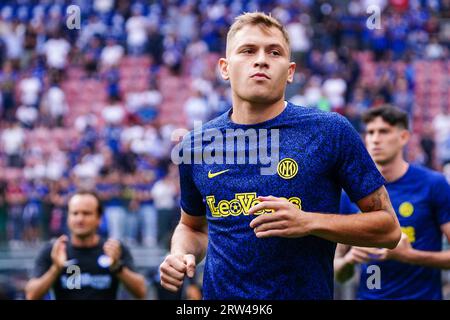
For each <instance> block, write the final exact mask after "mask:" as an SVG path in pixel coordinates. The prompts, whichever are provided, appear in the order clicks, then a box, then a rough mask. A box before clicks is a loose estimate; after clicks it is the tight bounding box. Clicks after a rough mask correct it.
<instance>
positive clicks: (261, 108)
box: [231, 98, 287, 124]
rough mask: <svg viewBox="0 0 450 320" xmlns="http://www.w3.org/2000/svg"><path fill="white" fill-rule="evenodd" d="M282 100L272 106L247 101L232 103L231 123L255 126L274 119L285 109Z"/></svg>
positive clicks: (284, 103)
mask: <svg viewBox="0 0 450 320" xmlns="http://www.w3.org/2000/svg"><path fill="white" fill-rule="evenodd" d="M286 105H287V104H286V102H285V101H284V98H283V99H281V100H279V101H277V102H276V103H273V104H254V103H250V102H248V101H239V102H236V103H234V102H233V113H232V114H231V121H233V122H234V123H236V124H256V123H261V122H264V121H267V120H270V119H273V118H275V117H276V116H278V115H279V114H281V113H282V112H283V110H284V109H285V108H286Z"/></svg>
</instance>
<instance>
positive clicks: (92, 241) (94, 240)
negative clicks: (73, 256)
mask: <svg viewBox="0 0 450 320" xmlns="http://www.w3.org/2000/svg"><path fill="white" fill-rule="evenodd" d="M70 241H71V243H72V245H73V246H74V247H85V248H89V247H95V246H96V245H97V244H98V242H99V241H100V236H99V235H98V234H93V235H90V236H88V237H82V238H81V237H77V236H74V235H72V236H71V238H70Z"/></svg>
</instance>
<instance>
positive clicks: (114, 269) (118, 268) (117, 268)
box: [109, 261, 125, 274]
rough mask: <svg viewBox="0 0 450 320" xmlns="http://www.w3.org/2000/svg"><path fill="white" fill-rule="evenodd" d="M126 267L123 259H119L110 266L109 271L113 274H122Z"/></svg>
mask: <svg viewBox="0 0 450 320" xmlns="http://www.w3.org/2000/svg"><path fill="white" fill-rule="evenodd" d="M124 267H125V265H124V264H123V262H122V261H117V262H116V263H114V264H113V265H111V266H110V267H109V271H111V273H112V274H120V273H121V272H122V271H123V268H124Z"/></svg>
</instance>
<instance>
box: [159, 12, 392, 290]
mask: <svg viewBox="0 0 450 320" xmlns="http://www.w3.org/2000/svg"><path fill="white" fill-rule="evenodd" d="M219 69H220V72H221V76H222V78H223V79H225V80H229V81H230V83H231V89H232V103H233V106H232V108H231V109H230V110H229V111H228V112H226V113H225V114H223V115H221V116H219V117H218V118H215V119H214V120H212V121H210V122H209V123H207V124H206V125H204V126H203V127H202V130H200V133H199V132H195V131H196V130H194V131H193V132H191V134H189V135H187V137H185V139H183V141H182V142H181V144H180V145H181V146H182V148H180V150H181V151H182V153H183V156H184V155H185V153H184V152H185V150H190V152H189V158H192V156H194V158H195V157H196V156H198V155H199V153H206V154H207V151H208V150H209V151H211V152H210V154H211V155H212V154H213V153H214V154H215V156H217V157H219V156H218V155H220V154H222V155H225V154H226V155H227V162H226V163H225V164H221V163H220V161H214V162H211V161H206V160H205V161H203V162H200V163H194V164H190V163H189V162H188V161H184V162H182V163H181V164H180V165H179V171H180V185H181V209H182V210H181V219H180V222H179V224H178V226H177V227H176V229H175V231H174V234H173V237H172V245H171V252H170V254H169V255H168V256H167V257H166V259H165V260H164V261H163V263H162V264H161V266H160V274H161V285H162V286H163V287H164V288H166V289H168V290H171V291H177V290H179V289H180V287H181V286H182V284H183V280H184V277H185V276H186V275H187V276H188V277H193V275H194V272H195V267H196V264H197V263H198V262H200V261H201V260H202V259H203V258H204V257H205V255H206V262H205V270H204V279H203V297H204V298H205V299H332V298H333V257H334V251H335V247H336V242H342V243H347V244H350V245H358V246H367V247H386V248H391V249H392V248H394V247H395V246H396V245H397V243H398V241H399V239H400V236H401V231H400V227H399V224H398V221H397V218H396V217H395V212H394V211H393V209H392V206H391V203H390V200H389V197H388V194H387V192H386V189H385V188H384V179H383V177H382V176H381V175H380V173H379V172H378V170H377V169H376V167H375V164H374V163H373V161H372V159H370V156H369V154H368V153H367V150H365V147H364V144H363V143H362V141H361V139H360V137H359V135H358V134H357V132H356V131H355V130H354V129H353V128H352V126H351V125H350V124H349V122H348V121H347V120H346V119H345V118H343V117H342V116H340V115H338V114H336V113H326V112H322V111H319V110H317V109H315V108H303V107H297V106H294V105H293V104H291V103H288V102H285V99H284V95H285V93H284V92H285V89H286V85H287V83H288V82H291V81H292V80H293V76H294V71H295V63H293V62H290V47H289V38H288V36H287V33H286V31H285V29H284V28H283V26H282V25H281V24H280V23H279V22H278V21H277V20H275V19H274V18H272V17H270V16H268V15H265V14H263V13H246V14H243V15H241V16H239V17H237V18H236V21H235V22H234V23H233V25H232V26H231V28H230V30H229V32H228V35H227V48H226V58H222V59H220V60H219ZM250 130H254V131H255V132H259V133H261V135H260V137H259V139H260V140H258V141H259V142H261V141H262V138H261V136H262V137H264V134H262V133H264V132H267V131H270V132H271V135H270V141H269V142H270V145H271V150H272V151H273V150H275V151H277V152H278V156H279V157H278V161H277V165H276V170H275V171H274V172H273V174H263V172H262V170H261V168H262V166H263V161H262V160H261V159H260V161H259V162H258V161H257V162H252V161H250V156H249V157H248V160H249V161H244V162H245V164H240V163H239V160H242V159H244V160H246V159H247V154H249V155H250V154H252V152H254V150H256V149H257V151H258V152H259V154H261V152H262V151H267V150H265V146H262V145H263V144H264V143H260V144H259V145H258V143H255V142H251V143H250V142H248V143H244V144H237V145H233V144H228V143H226V144H223V149H221V150H220V149H218V148H217V149H216V148H214V150H210V149H209V148H210V147H211V145H212V144H213V143H212V142H211V141H209V142H208V141H207V140H208V138H206V136H208V137H210V138H211V134H214V135H215V137H216V138H215V139H214V141H215V143H217V144H218V145H220V143H219V141H220V140H222V139H221V137H220V135H219V134H223V135H224V136H225V137H227V138H228V137H229V136H230V135H231V136H233V135H235V136H236V137H237V138H240V137H241V138H242V136H243V135H245V134H247V133H248V132H249V131H250ZM275 130H278V131H275ZM275 132H279V134H278V141H277V138H276V134H275ZM210 138H209V139H210ZM198 139H202V141H200V142H201V145H200V148H198V147H196V143H197V140H198ZM244 139H246V137H245V136H244ZM248 140H251V139H250V138H249V139H248ZM248 140H245V141H248ZM192 142H194V148H193V149H192V148H191V147H192ZM227 142H228V141H227ZM266 142H267V141H266ZM277 142H278V145H276V148H274V149H272V147H273V145H272V144H277ZM189 148H191V149H189ZM213 151H214V152H213ZM230 153H231V155H232V157H231V158H232V159H234V156H236V158H237V162H238V163H230V161H228V160H229V159H228V156H229V154H230ZM172 154H173V153H172ZM243 155H245V157H243ZM209 160H210V159H209ZM341 188H344V189H345V190H346V191H347V192H348V194H349V195H350V197H351V199H352V200H353V201H355V202H357V204H358V206H359V208H360V209H361V210H362V211H364V212H366V214H364V215H360V214H355V215H339V214H334V213H337V212H338V211H339V201H340V194H341Z"/></svg>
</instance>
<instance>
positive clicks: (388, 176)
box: [377, 156, 409, 182]
mask: <svg viewBox="0 0 450 320" xmlns="http://www.w3.org/2000/svg"><path fill="white" fill-rule="evenodd" d="M377 167H378V170H379V171H380V173H381V174H382V175H383V177H384V179H385V180H386V181H387V182H393V181H396V180H398V179H400V178H401V177H403V176H404V175H405V173H406V171H408V168H409V163H408V162H406V161H405V159H403V156H399V157H397V158H396V159H395V160H393V161H391V162H389V163H386V164H382V165H380V164H377Z"/></svg>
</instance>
